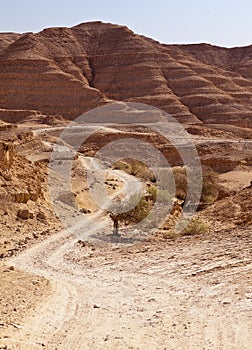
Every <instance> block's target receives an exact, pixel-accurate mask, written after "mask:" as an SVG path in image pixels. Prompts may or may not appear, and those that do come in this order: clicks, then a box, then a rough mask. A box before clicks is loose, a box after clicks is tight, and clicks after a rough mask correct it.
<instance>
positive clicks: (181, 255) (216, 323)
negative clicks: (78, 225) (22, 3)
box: [0, 125, 252, 350]
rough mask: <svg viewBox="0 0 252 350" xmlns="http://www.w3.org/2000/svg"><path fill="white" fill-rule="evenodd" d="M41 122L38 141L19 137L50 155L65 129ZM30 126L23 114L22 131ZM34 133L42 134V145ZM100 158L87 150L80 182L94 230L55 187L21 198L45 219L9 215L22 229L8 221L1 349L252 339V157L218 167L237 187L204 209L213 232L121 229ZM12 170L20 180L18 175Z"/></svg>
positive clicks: (114, 190) (207, 345) (119, 184)
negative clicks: (105, 200) (77, 220)
mask: <svg viewBox="0 0 252 350" xmlns="http://www.w3.org/2000/svg"><path fill="white" fill-rule="evenodd" d="M29 127H31V126H30V125H29ZM32 128H33V129H34V131H33V135H34V136H33V137H31V141H30V142H31V143H32V147H31V146H30V145H29V143H27V142H22V141H21V142H20V140H19V141H17V142H18V143H19V148H18V149H19V152H21V151H22V156H23V157H24V155H25V157H26V158H27V159H29V158H30V159H32V157H35V158H36V161H37V159H40V162H41V163H42V164H44V159H48V158H49V155H50V152H51V148H50V142H52V141H53V140H54V137H55V135H54V132H55V131H54V129H53V128H52V127H49V126H48V127H46V128H44V129H43V138H42V136H41V133H42V131H41V130H40V131H39V128H38V126H37V125H33V126H32ZM26 129H27V126H26V125H23V126H19V128H18V130H19V131H18V133H21V134H23V135H25V132H26V131H25V130H26ZM47 129H48V130H47ZM210 131H211V130H210ZM16 133H17V131H16V130H15V131H14V134H16ZM8 135H9V136H10V134H9V130H8ZM45 135H46V137H45ZM223 135H224V136H223V138H224V139H225V131H223ZM218 136H219V135H218ZM208 138H209V140H208ZM236 139H237V137H236V136H234V138H233V142H234V145H235V146H238V147H241V145H240V143H239V142H238V143H237V142H236ZM213 141H214V142H213ZM231 141H232V139H231ZM194 142H195V144H200V145H201V146H202V143H203V144H204V145H208V146H209V147H214V148H216V144H217V145H218V142H220V141H219V139H218V138H213V136H210V137H208V136H205V137H204V138H202V137H201V136H199V135H195V136H194ZM221 142H223V139H221ZM227 143H228V144H230V137H229V140H227ZM34 145H40V147H37V151H34V149H35V150H36V147H34ZM246 145H250V140H247V143H246ZM29 147H31V148H29ZM14 157H17V159H18V158H19V154H18V152H17V154H15V155H14ZM41 158H43V160H42V161H41ZM244 158H245V157H244ZM30 162H31V161H30ZM89 162H90V157H86V158H85V157H84V158H82V162H80V161H78V160H77V161H76V164H75V165H74V183H75V185H73V188H74V191H75V192H76V194H77V195H76V199H77V201H78V204H79V206H83V205H84V204H85V208H86V209H87V208H89V211H88V212H86V215H89V216H90V217H91V218H92V220H94V221H96V222H97V223H102V231H99V225H98V228H96V230H95V231H93V232H92V235H91V234H90V233H89V232H85V234H84V235H83V237H84V238H83V237H82V236H81V239H80V237H79V236H78V235H77V236H76V235H73V234H72V233H71V232H69V231H67V230H66V229H64V228H63V227H62V224H61V223H60V222H57V220H56V218H54V216H53V209H51V208H50V205H49V203H50V201H49V200H48V199H46V195H44V197H43V198H44V199H43V201H42V200H41V202H38V201H39V200H38V201H37V202H32V203H31V204H29V202H31V200H30V201H28V202H27V203H26V204H22V203H21V204H20V203H17V204H16V205H18V206H20V205H21V206H26V207H28V208H29V210H30V211H33V212H34V211H35V210H38V208H37V207H39V210H40V212H44V213H45V210H47V212H46V215H45V217H43V218H42V219H43V220H42V221H41V222H39V224H38V223H37V221H36V222H34V218H30V219H27V220H26V219H18V220H17V219H16V218H11V215H9V216H8V217H9V220H11V222H9V223H8V224H9V227H12V230H13V234H12V235H11V236H10V233H9V231H8V230H6V231H2V232H3V235H2V240H3V245H2V257H3V258H2V264H1V276H2V277H1V281H2V283H1V303H0V305H1V325H0V326H1V328H0V337H1V338H0V341H1V343H0V344H1V349H20V350H21V349H40V348H42V347H45V348H47V349H55V350H56V349H69V348H71V349H81V350H82V349H143V348H147V349H235V350H237V349H250V345H251V341H252V339H251V329H252V319H251V317H252V289H251V276H252V275H251V268H252V265H251V263H252V260H251V251H252V246H251V201H250V198H251V187H250V186H249V185H250V181H251V171H250V167H249V166H247V165H246V164H244V162H240V163H239V164H238V165H237V166H234V168H233V169H232V170H230V171H228V172H223V173H221V174H219V175H218V179H219V180H218V181H219V183H220V184H221V186H224V187H225V189H226V191H227V192H228V195H227V196H225V197H224V198H223V199H220V200H217V201H216V202H215V203H213V204H212V205H209V206H207V207H206V208H205V209H203V210H202V211H200V212H198V214H197V215H198V216H200V217H201V218H204V220H205V221H206V222H208V223H209V229H208V231H207V232H206V233H204V234H195V235H194V234H193V235H191V236H182V237H168V236H167V237H166V236H165V234H164V231H159V232H158V233H157V234H153V235H146V232H138V234H137V235H136V234H135V232H134V230H132V229H131V227H130V226H129V227H127V226H123V227H122V228H121V231H120V233H121V236H120V237H119V238H117V239H115V237H113V236H112V235H111V233H112V222H111V220H110V219H109V217H108V215H107V214H104V212H102V211H100V212H99V208H98V207H97V205H95V203H93V202H92V199H91V198H90V194H89V191H88V187H87V183H86V182H85V181H83V173H84V172H85V169H86V168H87V167H88V164H89ZM13 166H15V167H17V164H15V165H13ZM27 166H30V163H29V162H28V163H27ZM85 167H86V168H85ZM42 171H43V167H41V168H40V172H42ZM123 173H124V172H123V171H121V172H120V171H118V170H111V172H110V174H109V177H110V179H109V181H108V182H107V188H108V192H109V193H110V195H112V196H113V195H117V194H118V193H120V192H121V191H122V189H123V187H124V186H125V184H127V182H128V181H130V179H131V177H132V176H131V175H128V174H127V173H124V175H123ZM42 175H43V174H42ZM42 175H41V176H42ZM44 175H45V176H46V175H47V173H46V172H45V174H44ZM81 179H82V180H81ZM12 182H13V183H14V186H15V185H17V184H15V175H14V176H13V177H12ZM13 183H12V185H13ZM133 190H134V187H133ZM44 191H46V188H45V189H44ZM46 200H47V202H46ZM62 201H63V202H64V200H62ZM64 204H65V203H64ZM232 206H233V207H234V209H233V208H232ZM5 210H8V211H9V213H10V214H13V213H11V211H16V208H15V207H14V208H13V205H10V204H8V203H6V209H5ZM230 210H232V213H230ZM97 213H98V214H97ZM13 215H14V214H13ZM246 215H247V216H246ZM92 220H91V221H92ZM35 223H36V225H37V226H35ZM3 227H5V228H6V224H5V225H3ZM141 236H142V237H141ZM139 237H140V238H141V239H139ZM127 238H130V239H129V240H127Z"/></svg>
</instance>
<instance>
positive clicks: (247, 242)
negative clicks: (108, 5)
mask: <svg viewBox="0 0 252 350" xmlns="http://www.w3.org/2000/svg"><path fill="white" fill-rule="evenodd" d="M251 48H252V46H247V47H238V48H231V49H227V48H222V47H217V46H212V45H208V44H195V45H165V44H161V43H159V42H157V41H155V40H153V39H150V38H147V37H144V36H142V35H137V34H135V33H133V31H131V30H130V29H129V28H127V27H125V26H121V25H114V24H110V23H102V22H89V23H83V24H80V25H77V26H75V27H72V28H47V29H44V30H42V31H41V32H38V33H31V32H29V33H24V34H18V33H0V275H1V283H0V350H1V349H2V350H4V349H5V350H39V349H42V348H44V349H48V350H65V349H66V350H69V349H70V350H103V349H109V350H116V349H118V350H128V349H133V350H143V349H144V350H147V349H149V350H194V349H195V350H200V349H202V350H203V349H204V350H250V349H251V344H252V281H251V279H252V258H251V256H252V240H251V233H252V204H251V197H252V123H251V120H252V119H251V111H252V110H251V98H252V88H251V57H252V50H251ZM111 105H112V107H111V108H110V106H111ZM132 109H133V110H134V113H135V114H133V118H132V114H131V112H132ZM83 113H84V115H85V116H86V117H89V121H90V122H91V126H90V125H88V126H87V125H84V124H83V123H82V124H81V123H80V124H78V122H77V121H76V117H79V116H80V115H83ZM156 116H157V117H158V118H161V119H157V120H156V119H155V118H156ZM108 117H109V122H107V123H104V120H105V119H106V118H108ZM142 117H143V118H144V119H142V120H144V125H142V124H143V123H141V122H139V121H140V119H141V118H142ZM170 117H172V118H174V119H172V121H171V119H170ZM132 121H133V122H132ZM82 122H83V121H82ZM96 123H97V124H98V125H99V128H98V129H95V131H94V132H91V133H90V130H93V129H92V128H94V125H96ZM146 123H147V124H148V123H149V124H148V125H147V126H146V125H145V124H146ZM155 123H156V124H155ZM160 123H161V124H162V123H165V128H164V129H165V130H166V132H168V133H166V134H165V135H164V134H163V133H162V132H160V130H161V129H153V128H152V127H151V126H153V125H154V124H155V125H156V126H157V125H161V124H160ZM178 125H180V127H178ZM174 127H175V129H173V128H174ZM66 130H68V132H67V134H66V133H65V131H66ZM181 130H183V132H182V131H181ZM161 131H162V130H161ZM82 132H84V133H83V134H82ZM62 135H65V138H64V137H62ZM83 135H84V136H85V135H86V136H87V135H88V136H87V137H85V142H83V143H80V144H79V140H80V137H81V136H83ZM185 135H186V136H185ZM166 136H171V137H172V140H173V141H174V142H172V141H171V140H170V139H169V137H166ZM124 140H130V143H128V144H127V146H125V145H126V143H124V144H123V142H124ZM132 140H133V141H132ZM120 141H122V143H120ZM125 142H126V141H125ZM75 144H76V145H77V144H78V147H77V149H75V148H74V147H75V146H74V145H75ZM107 145H112V146H113V145H114V148H113V147H112V148H106V147H107ZM123 145H124V146H123ZM146 145H149V146H151V148H150V149H151V150H153V149H155V150H156V151H157V152H159V153H162V156H163V158H162V157H160V159H161V160H162V159H165V160H166V161H168V162H169V167H167V168H169V174H170V175H169V176H171V178H169V179H167V178H166V177H164V178H165V180H167V183H166V182H165V181H164V183H163V185H166V186H168V185H169V186H170V185H171V184H172V186H171V187H173V188H174V191H170V187H169V186H168V190H167V188H166V187H161V186H160V188H159V182H158V181H157V176H156V174H155V172H154V170H153V169H152V167H151V166H150V165H152V164H145V162H142V163H141V161H139V160H138V159H135V158H134V156H135V155H136V154H135V153H134V151H137V152H138V153H137V155H140V156H141V155H144V154H145V151H146V149H148V147H146ZM103 149H106V150H107V155H108V156H109V157H110V158H108V159H107V158H106V159H103V158H102V157H101V158H99V157H98V155H99V154H100V156H101V153H99V152H100V150H103ZM192 150H193V152H192ZM121 151H122V153H121V154H122V156H121V157H119V158H118V161H114V160H113V155H114V154H115V153H116V152H118V153H117V154H119V155H120V152H121ZM57 152H59V153H60V157H58V156H57ZM182 153H183V154H184V155H186V156H185V158H187V161H188V162H187V163H186V164H185V163H184V158H183V157H181V154H182ZM55 154H56V156H55ZM153 154H154V156H153ZM153 154H151V157H150V158H149V157H148V156H147V157H146V156H145V160H146V162H147V161H149V163H151V162H152V161H154V162H155V161H156V160H157V161H159V160H160V159H159V156H158V157H157V156H156V154H157V153H153ZM111 159H112V160H113V161H112V162H111V163H109V161H110V160H111ZM161 160H160V161H161ZM158 164H159V167H158V171H159V173H160V174H162V171H163V170H164V169H165V167H163V168H162V166H161V165H160V163H158ZM195 164H198V165H199V167H198V168H199V170H200V173H197V174H196V175H197V176H195V174H194V173H193V169H194V166H195ZM101 169H106V171H105V170H101ZM165 170H167V169H165ZM104 174H105V176H103V175H104ZM165 174H167V173H165ZM190 176H192V178H191V182H190V181H189V180H188V179H189V178H190ZM193 176H194V177H193ZM171 179H172V181H171ZM168 180H169V181H168ZM201 182H202V184H201ZM199 183H200V186H199ZM201 185H202V186H201ZM190 189H193V191H191V192H190ZM199 189H200V191H199ZM188 193H189V194H191V195H192V196H191V199H190V201H188V202H187V197H189V195H188ZM136 198H137V199H138V200H137V201H136V205H135V207H133V208H130V209H127V211H125V212H122V213H121V212H119V213H118V212H116V214H115V213H114V212H112V210H111V208H112V209H113V206H112V204H113V205H114V203H117V204H118V203H126V204H127V203H129V204H132V201H133V199H136ZM195 198H196V199H195ZM110 202H111V203H112V204H111V207H108V206H106V205H107V203H110ZM105 204H106V205H105ZM104 205H105V207H104ZM190 207H193V208H195V212H194V215H193V218H191V217H190V219H191V222H190V223H189V224H188V226H185V227H183V228H181V230H177V224H178V223H183V222H184V223H185V222H187V223H188V221H185V220H188V218H189V215H188V211H187V209H188V208H190ZM167 208H168V209H169V210H168V209H167ZM154 209H155V210H156V212H154ZM196 209H197V210H196ZM166 211H167V217H166V218H165V220H163V221H162V223H161V224H159V221H158V220H159V219H160V217H159V216H160V215H161V214H163V213H166ZM111 212H112V214H113V215H112V214H111ZM153 212H154V213H156V215H154V217H151V215H149V214H150V213H153ZM145 218H147V219H146V221H145ZM150 218H151V219H152V220H153V222H156V224H155V225H154V224H153V225H152V226H151V228H149V227H150V226H148V225H149V221H148V220H150ZM155 220H156V221H155ZM183 220H184V221H183ZM142 222H144V223H145V226H144V225H142V226H141V223H142ZM138 224H139V225H138ZM116 225H119V235H115V234H113V233H115V229H118V228H117V227H116Z"/></svg>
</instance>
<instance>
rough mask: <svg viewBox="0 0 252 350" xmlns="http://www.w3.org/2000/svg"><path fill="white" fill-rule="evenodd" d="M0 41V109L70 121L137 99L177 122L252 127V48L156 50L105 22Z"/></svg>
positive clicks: (172, 47)
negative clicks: (112, 103) (106, 105)
mask: <svg viewBox="0 0 252 350" xmlns="http://www.w3.org/2000/svg"><path fill="white" fill-rule="evenodd" d="M0 38H1V41H0V43H2V44H1V45H2V46H0V48H1V47H2V50H0V108H2V109H5V110H10V109H11V110H19V111H20V110H23V111H28V112H29V111H34V110H36V111H38V110H39V111H41V112H42V113H43V114H50V115H62V116H64V117H67V118H70V119H73V118H75V117H77V116H78V115H80V114H81V113H82V112H85V111H87V110H90V109H92V108H94V107H96V106H99V105H102V104H104V103H108V102H109V101H118V100H119V101H135V102H141V103H146V104H150V105H154V106H156V107H159V108H162V109H163V110H165V111H166V112H168V113H170V114H172V115H173V116H174V117H176V118H177V119H178V120H179V121H182V122H192V123H194V122H197V123H198V122H200V121H202V122H204V123H229V124H234V125H238V126H241V127H251V125H252V124H251V123H252V109H251V99H252V82H251V79H252V65H251V62H252V61H251V57H252V46H248V47H244V48H234V49H226V48H220V47H215V46H211V45H206V44H201V45H161V44H160V43H158V42H156V41H154V40H151V39H148V38H145V37H143V36H140V35H136V34H134V33H133V32H132V31H131V30H129V29H128V28H127V27H124V26H118V25H112V24H105V23H102V22H91V23H84V24H81V25H78V26H75V27H73V28H49V29H45V30H43V31H42V32H40V33H37V34H33V33H27V34H25V35H21V36H20V35H17V36H16V37H15V36H14V34H12V35H10V36H7V37H6V35H5V34H0ZM14 97H15V98H14ZM25 113H26V112H25ZM5 115H8V113H7V112H5ZM19 116H20V118H22V113H21V112H20V115H19ZM16 117H17V118H18V114H17V115H16ZM0 118H1V117H0ZM7 119H8V117H7ZM5 120H6V119H5Z"/></svg>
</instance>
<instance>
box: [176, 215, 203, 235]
mask: <svg viewBox="0 0 252 350" xmlns="http://www.w3.org/2000/svg"><path fill="white" fill-rule="evenodd" d="M207 231H208V224H207V223H206V222H205V221H204V220H203V219H201V218H194V219H192V220H191V221H190V222H189V224H188V225H187V226H186V227H185V228H183V229H182V231H181V232H180V235H181V236H193V235H199V234H204V233H207Z"/></svg>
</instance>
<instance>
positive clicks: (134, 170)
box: [113, 158, 155, 181]
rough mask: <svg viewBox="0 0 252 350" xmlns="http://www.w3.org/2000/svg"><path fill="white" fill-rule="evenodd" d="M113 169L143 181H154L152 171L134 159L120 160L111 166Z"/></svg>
mask: <svg viewBox="0 0 252 350" xmlns="http://www.w3.org/2000/svg"><path fill="white" fill-rule="evenodd" d="M113 169H118V170H122V171H125V172H126V173H127V174H129V175H133V176H136V177H138V178H139V179H142V180H144V181H154V180H155V175H154V173H153V171H152V170H151V169H150V168H149V167H148V166H147V165H146V164H144V163H142V162H140V161H139V160H136V159H129V158H128V159H120V160H118V161H116V162H115V163H114V164H113Z"/></svg>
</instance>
